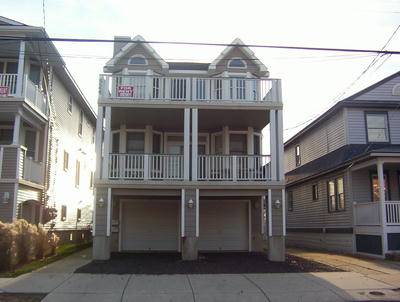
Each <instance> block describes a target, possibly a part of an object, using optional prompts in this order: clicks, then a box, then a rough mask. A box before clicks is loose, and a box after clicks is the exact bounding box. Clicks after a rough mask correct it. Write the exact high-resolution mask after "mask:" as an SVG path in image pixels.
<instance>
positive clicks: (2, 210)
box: [0, 183, 14, 222]
mask: <svg viewBox="0 0 400 302" xmlns="http://www.w3.org/2000/svg"><path fill="white" fill-rule="evenodd" d="M4 192H8V193H9V194H10V200H9V202H8V203H3V201H4V200H3V196H4ZM0 203H1V204H0V221H1V222H11V221H12V218H13V217H12V215H13V208H14V184H13V183H0Z"/></svg>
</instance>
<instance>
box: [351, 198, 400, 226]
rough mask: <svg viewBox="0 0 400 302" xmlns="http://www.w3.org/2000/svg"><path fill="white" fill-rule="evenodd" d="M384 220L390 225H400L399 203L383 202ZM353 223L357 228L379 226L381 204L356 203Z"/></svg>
mask: <svg viewBox="0 0 400 302" xmlns="http://www.w3.org/2000/svg"><path fill="white" fill-rule="evenodd" d="M384 204H385V206H384V211H385V213H384V214H385V215H384V217H385V220H384V223H385V224H386V225H388V226H390V225H400V201H385V202H384ZM354 211H355V223H356V225H358V226H378V225H381V224H382V223H381V221H382V219H381V213H382V211H381V203H380V202H357V203H354Z"/></svg>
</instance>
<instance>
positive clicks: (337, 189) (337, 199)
mask: <svg viewBox="0 0 400 302" xmlns="http://www.w3.org/2000/svg"><path fill="white" fill-rule="evenodd" d="M344 209H345V200H344V181H343V177H338V178H336V179H331V180H329V181H328V211H329V212H339V211H344Z"/></svg>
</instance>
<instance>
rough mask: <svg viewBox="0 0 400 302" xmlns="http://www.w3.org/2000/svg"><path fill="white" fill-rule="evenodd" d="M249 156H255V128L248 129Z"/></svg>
mask: <svg viewBox="0 0 400 302" xmlns="http://www.w3.org/2000/svg"><path fill="white" fill-rule="evenodd" d="M247 154H248V155H254V128H253V127H247Z"/></svg>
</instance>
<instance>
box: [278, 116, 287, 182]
mask: <svg viewBox="0 0 400 302" xmlns="http://www.w3.org/2000/svg"><path fill="white" fill-rule="evenodd" d="M276 124H277V125H276V136H277V137H276V144H277V154H276V156H277V163H276V165H277V170H278V171H277V177H278V180H284V179H285V173H284V167H283V154H284V151H283V114H282V110H277V116H276Z"/></svg>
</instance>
